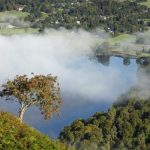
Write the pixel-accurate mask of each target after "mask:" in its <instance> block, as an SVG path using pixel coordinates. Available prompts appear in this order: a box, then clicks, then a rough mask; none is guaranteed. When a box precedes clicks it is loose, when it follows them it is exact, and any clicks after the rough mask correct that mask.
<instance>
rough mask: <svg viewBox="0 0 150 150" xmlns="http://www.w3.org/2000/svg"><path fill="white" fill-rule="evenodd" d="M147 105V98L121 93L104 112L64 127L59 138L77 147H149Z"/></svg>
mask: <svg viewBox="0 0 150 150" xmlns="http://www.w3.org/2000/svg"><path fill="white" fill-rule="evenodd" d="M149 108H150V100H149V99H148V100H140V99H139V98H134V97H127V96H122V97H121V98H120V101H118V102H116V103H115V104H114V105H113V106H112V107H111V108H110V109H109V110H108V112H107V113H96V114H95V115H93V117H91V118H89V119H87V120H77V121H75V122H73V123H72V124H71V125H70V126H67V127H65V128H64V130H63V131H62V132H61V133H60V137H59V138H60V140H61V141H63V142H66V143H68V145H70V146H74V147H76V149H78V150H84V149H93V148H94V149H95V150H97V149H108V150H109V149H112V150H114V149H116V150H118V149H121V150H128V149H136V150H141V149H143V150H149V149H150V109H149ZM70 135H71V138H70Z"/></svg>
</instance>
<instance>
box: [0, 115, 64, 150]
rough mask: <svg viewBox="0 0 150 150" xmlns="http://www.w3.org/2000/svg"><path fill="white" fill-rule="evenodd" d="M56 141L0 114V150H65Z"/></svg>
mask: <svg viewBox="0 0 150 150" xmlns="http://www.w3.org/2000/svg"><path fill="white" fill-rule="evenodd" d="M65 149H66V148H65V146H64V145H63V144H61V143H60V142H58V141H54V140H51V139H49V137H47V136H45V135H43V134H41V133H40V132H38V131H37V130H35V129H33V128H31V127H29V126H28V125H26V124H21V123H20V121H19V120H18V119H17V118H16V117H14V116H12V115H11V114H9V113H6V112H0V150H65Z"/></svg>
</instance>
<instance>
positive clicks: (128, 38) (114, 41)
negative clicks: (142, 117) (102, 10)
mask: <svg viewBox="0 0 150 150" xmlns="http://www.w3.org/2000/svg"><path fill="white" fill-rule="evenodd" d="M135 40H136V36H135V35H131V34H121V35H119V36H117V37H114V38H110V39H109V40H108V42H109V43H110V44H119V43H121V42H128V41H129V42H134V41H135Z"/></svg>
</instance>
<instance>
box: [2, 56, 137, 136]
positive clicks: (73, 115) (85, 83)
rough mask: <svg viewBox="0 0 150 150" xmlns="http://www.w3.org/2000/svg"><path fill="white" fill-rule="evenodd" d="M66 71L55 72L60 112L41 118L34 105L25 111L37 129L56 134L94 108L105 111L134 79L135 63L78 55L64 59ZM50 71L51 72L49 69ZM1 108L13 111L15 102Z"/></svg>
mask: <svg viewBox="0 0 150 150" xmlns="http://www.w3.org/2000/svg"><path fill="white" fill-rule="evenodd" d="M65 67H66V68H67V69H66V71H64V72H61V73H60V74H59V73H58V72H55V74H57V73H58V74H57V75H58V78H59V82H60V86H61V93H62V97H63V105H62V108H61V111H60V116H59V117H57V116H54V117H53V119H51V120H48V121H45V120H44V119H43V118H42V116H41V114H40V112H39V110H38V109H37V108H32V109H29V110H28V111H27V112H26V113H25V118H24V121H25V122H26V123H28V124H30V125H31V126H33V127H35V128H36V129H38V130H40V131H41V132H43V133H45V134H47V135H49V136H51V137H53V138H56V137H57V136H58V135H59V132H60V131H61V130H62V129H63V127H64V126H66V125H69V124H70V123H71V122H73V121H74V120H75V119H78V118H88V117H90V116H92V115H93V114H94V113H95V112H97V111H107V110H108V108H109V107H110V106H111V105H112V104H113V102H114V101H115V100H116V99H117V97H118V96H119V95H120V94H122V93H124V92H126V91H127V90H128V89H129V88H130V87H132V86H133V85H134V84H135V82H136V74H137V64H136V62H135V60H131V64H130V65H129V66H125V65H123V59H121V58H117V57H111V59H110V64H109V65H108V66H104V65H102V64H101V63H99V62H98V61H97V60H96V59H95V60H94V59H89V57H87V56H81V57H80V56H79V57H75V58H72V59H70V60H69V61H67V63H65ZM52 73H53V72H52ZM0 105H1V108H3V109H4V110H6V111H10V112H12V113H14V114H17V110H18V103H12V102H9V103H6V102H4V101H1V102H0Z"/></svg>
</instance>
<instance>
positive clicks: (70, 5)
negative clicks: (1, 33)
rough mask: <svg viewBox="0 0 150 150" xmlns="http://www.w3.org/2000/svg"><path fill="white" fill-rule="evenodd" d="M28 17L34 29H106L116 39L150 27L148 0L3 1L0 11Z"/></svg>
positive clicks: (1, 0)
mask: <svg viewBox="0 0 150 150" xmlns="http://www.w3.org/2000/svg"><path fill="white" fill-rule="evenodd" d="M12 10H16V11H18V13H19V14H20V12H23V13H25V14H28V15H27V16H26V17H25V21H28V22H31V26H30V27H31V28H36V29H39V31H43V30H44V29H45V28H59V27H65V28H67V29H73V28H83V29H86V30H92V29H95V28H99V27H100V28H103V29H104V30H105V31H106V32H109V33H110V34H112V35H113V36H115V35H118V34H120V33H134V32H143V31H145V30H149V28H150V8H149V0H147V1H146V0H7V1H6V0H0V12H4V11H12Z"/></svg>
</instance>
